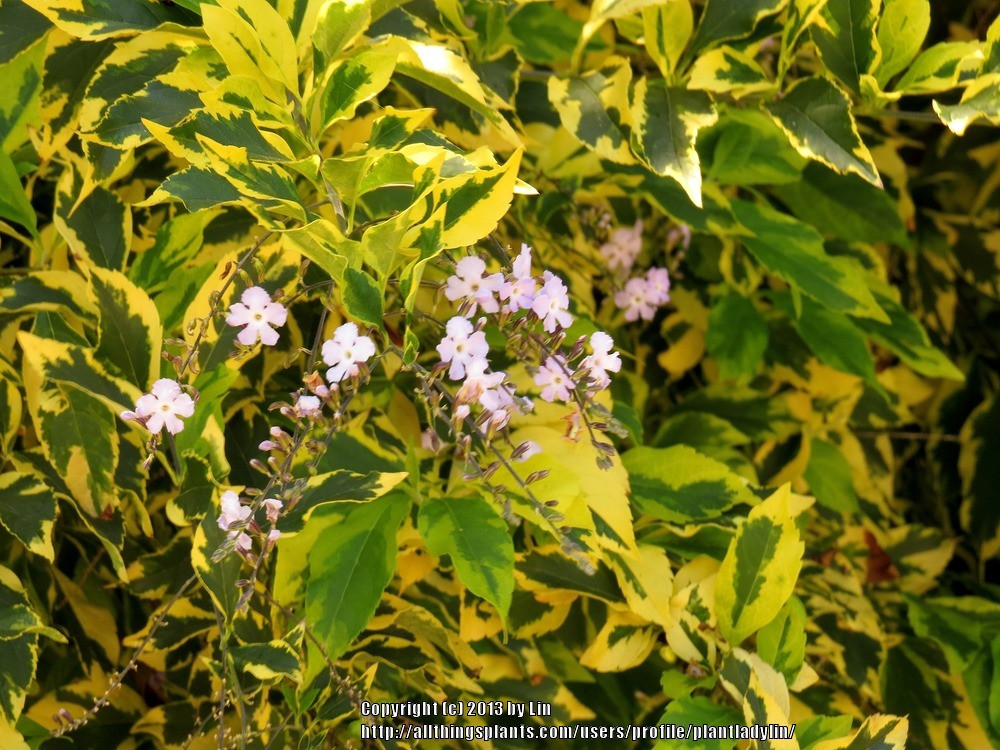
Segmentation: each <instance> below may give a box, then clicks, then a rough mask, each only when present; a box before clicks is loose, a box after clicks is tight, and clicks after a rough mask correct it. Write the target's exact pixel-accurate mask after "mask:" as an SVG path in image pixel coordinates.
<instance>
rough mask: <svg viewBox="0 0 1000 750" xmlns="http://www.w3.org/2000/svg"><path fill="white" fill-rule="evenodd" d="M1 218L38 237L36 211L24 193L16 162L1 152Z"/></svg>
mask: <svg viewBox="0 0 1000 750" xmlns="http://www.w3.org/2000/svg"><path fill="white" fill-rule="evenodd" d="M0 218H3V219H9V220H11V221H15V222H17V223H18V224H20V225H21V226H23V227H24V228H25V229H27V230H28V231H29V232H31V234H32V236H35V237H37V236H38V226H37V224H36V220H35V209H33V208H32V207H31V203H30V202H29V201H28V196H27V195H25V193H24V186H23V185H21V178H20V177H19V176H18V174H17V169H15V168H14V162H13V161H11V158H10V157H9V156H7V154H5V153H4V152H3V151H0Z"/></svg>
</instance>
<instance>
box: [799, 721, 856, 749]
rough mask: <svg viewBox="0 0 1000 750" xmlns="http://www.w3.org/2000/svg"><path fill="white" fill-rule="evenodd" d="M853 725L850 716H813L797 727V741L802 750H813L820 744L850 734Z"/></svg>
mask: <svg viewBox="0 0 1000 750" xmlns="http://www.w3.org/2000/svg"><path fill="white" fill-rule="evenodd" d="M853 723H854V721H853V719H851V717H850V716H812V717H810V718H808V719H805V720H803V721H800V722H799V723H798V725H797V726H796V727H795V739H797V740H798V741H799V748H800V749H801V750H811V748H812V747H814V746H815V745H816V743H818V742H822V741H824V740H832V739H837V738H839V737H844V736H845V735H848V734H850V733H851V726H852V725H853Z"/></svg>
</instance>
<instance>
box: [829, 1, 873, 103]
mask: <svg viewBox="0 0 1000 750" xmlns="http://www.w3.org/2000/svg"><path fill="white" fill-rule="evenodd" d="M881 4H882V0H828V1H827V3H826V5H825V6H824V8H823V23H822V24H817V25H815V26H813V28H812V37H813V41H814V42H815V43H816V46H817V47H818V48H819V52H820V56H821V57H822V58H823V62H824V63H826V66H827V68H828V69H829V70H830V71H831V72H832V73H833V74H834V75H835V76H837V78H839V79H840V80H841V81H843V82H844V83H845V84H847V86H848V88H850V89H851V91H853V92H854V93H855V94H859V93H861V84H860V79H861V76H862V74H864V73H870V72H872V69H873V68H874V67H875V66H876V65H877V64H878V61H879V59H880V57H881V50H880V49H879V45H878V40H877V39H876V37H875V22H876V21H877V20H878V11H879V7H880V6H881Z"/></svg>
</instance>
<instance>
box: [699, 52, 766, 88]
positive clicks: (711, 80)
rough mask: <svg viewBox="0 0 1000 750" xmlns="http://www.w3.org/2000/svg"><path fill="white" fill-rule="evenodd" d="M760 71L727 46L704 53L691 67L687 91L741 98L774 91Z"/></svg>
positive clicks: (747, 55) (756, 65) (748, 55)
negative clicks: (693, 90) (689, 89)
mask: <svg viewBox="0 0 1000 750" xmlns="http://www.w3.org/2000/svg"><path fill="white" fill-rule="evenodd" d="M774 86H775V84H773V83H772V82H771V79H769V78H768V77H767V74H766V73H765V72H764V70H763V68H761V67H760V65H758V64H757V61H756V60H754V58H753V57H752V56H751V55H750V54H748V53H746V52H743V51H742V50H738V49H735V48H733V47H730V46H729V45H723V46H721V47H717V48H715V49H713V50H710V51H709V52H706V53H705V54H703V55H702V56H701V57H699V58H698V59H697V60H695V62H694V65H693V66H691V73H690V78H689V79H688V88H692V89H697V90H699V91H712V92H714V93H718V94H729V95H730V96H732V97H733V98H734V99H741V98H743V97H744V96H749V95H750V94H760V93H763V92H765V91H769V90H770V89H772V88H774Z"/></svg>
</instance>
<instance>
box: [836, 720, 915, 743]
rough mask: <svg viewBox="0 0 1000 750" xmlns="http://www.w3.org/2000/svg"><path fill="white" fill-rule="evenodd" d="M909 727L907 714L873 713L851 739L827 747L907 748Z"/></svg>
mask: <svg viewBox="0 0 1000 750" xmlns="http://www.w3.org/2000/svg"><path fill="white" fill-rule="evenodd" d="M908 729H909V722H908V721H907V719H906V717H905V716H887V715H885V714H872V715H870V716H868V717H867V718H866V719H865V720H864V723H863V724H862V725H861V727H860V729H858V731H857V733H856V734H855V735H854V736H853V737H852V738H851V739H850V740H842V741H840V742H837V743H836V744H835V745H830V746H825V747H829V750H875V748H877V749H878V750H905V749H906V738H907V733H908Z"/></svg>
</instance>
